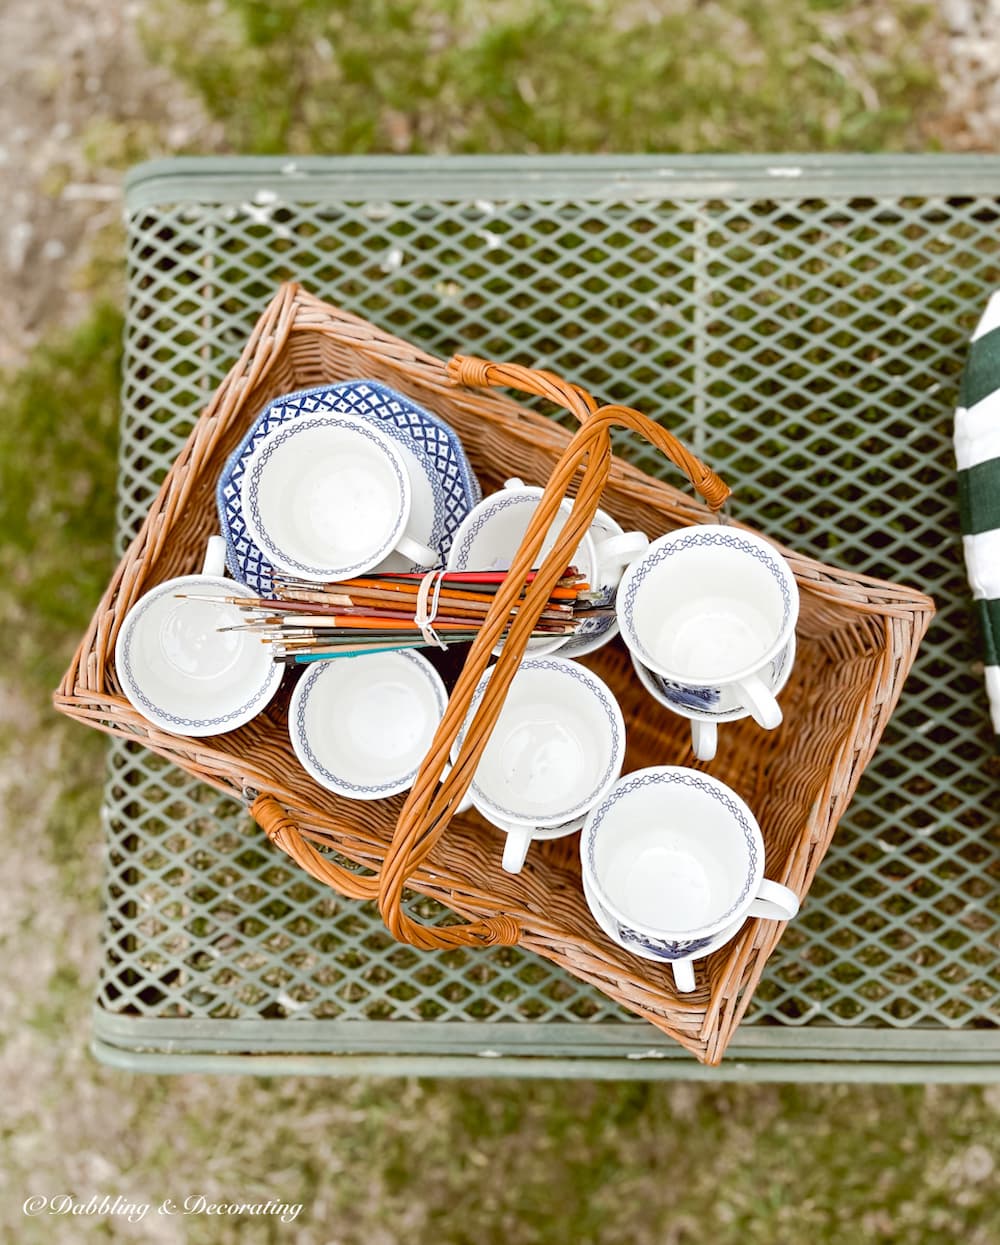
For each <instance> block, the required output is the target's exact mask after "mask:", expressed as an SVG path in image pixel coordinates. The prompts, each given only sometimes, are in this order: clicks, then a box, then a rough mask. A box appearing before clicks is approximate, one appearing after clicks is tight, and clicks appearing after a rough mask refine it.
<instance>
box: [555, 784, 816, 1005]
mask: <svg viewBox="0 0 1000 1245" xmlns="http://www.w3.org/2000/svg"><path fill="white" fill-rule="evenodd" d="M580 856H581V861H582V866H583V876H584V879H585V883H586V893H587V898H588V903H590V904H593V902H594V901H596V905H597V908H598V911H594V916H595V919H597V920H598V921H599V923H600V922H602V919H604V920H607V921H608V922H609V924H610V923H611V922H613V932H612V933H611V936H612V937H613V938H614V940H615V941H616V942H617V943H619V945H621V946H622V947H625V948H626V949H628V950H630V951H635V952H636V954H640V955H641V954H647V955H653V956H655V957H656V958H657V959H661V960H668V961H681V960H692V959H697V958H699V957H701V956H703V955H707V954H708V953H709V948H712V949H714V947H715V946H716V945H720V946H721V945H722V943H721V942H716V939H717V938H718V936H719V935H721V934H722V933H723V932H726V934H727V937H726V938H725V939H723V940H722V941H723V942H725V941H728V938H729V937H731V936H732V932H735V930H733V929H732V927H733V926H736V927H737V928H738V927H739V925H740V924H742V922H743V921H744V920H745V919H746V918H747V917H748V916H755V917H763V918H765V919H768V920H774V921H788V920H791V918H792V917H794V916H795V915H796V913H797V912H798V910H799V899H798V896H797V895H796V894H795V892H794V891H792V890H790V889H789V888H788V887H787V886H782V885H781V884H780V883H778V882H772V881H770V880H769V879H767V878H765V877H764V840H763V838H762V836H761V833H760V827H759V826H758V824H757V821H756V819H755V818H754V815H753V813H751V811H750V809H749V808H748V807H747V805H746V804H745V803H744V801H743V800H741V799H740V797H739V796H738V795H737V794H736V792H735V791H733V790H732V789H731V788H729V787H727V786H726V785H725V783H722V782H719V780H718V779H716V778H711V777H710V776H709V775H708V774H702V773H699V772H698V771H697V770H692V769H685V768H682V767H681V766H676V765H660V766H654V767H652V768H650V769H643V770H636V771H635V772H634V773H631V774H627V775H626V776H625V777H624V778H622V779H619V781H618V782H616V783H615V785H614V786H613V787H612V788H611V790H610V791H609V792H608V794H607V795H606V796H605V797H604V799H603V800H601V801H600V803H599V804H597V805H596V806H595V807H594V808H593V809H592V810H591V812H590V814H589V815H588V817H587V821H586V823H585V825H584V828H583V834H582V836H581V839H580ZM730 931H732V932H730ZM682 980H683V978H682ZM688 980H690V979H688ZM679 988H680V989H683V988H684V986H683V985H682V984H680V983H679Z"/></svg>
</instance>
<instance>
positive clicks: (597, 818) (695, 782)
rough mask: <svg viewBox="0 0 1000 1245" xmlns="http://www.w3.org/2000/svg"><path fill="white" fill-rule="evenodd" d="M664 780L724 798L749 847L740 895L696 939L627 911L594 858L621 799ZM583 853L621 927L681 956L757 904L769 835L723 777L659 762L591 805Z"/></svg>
mask: <svg viewBox="0 0 1000 1245" xmlns="http://www.w3.org/2000/svg"><path fill="white" fill-rule="evenodd" d="M663 784H676V785H680V786H685V787H689V788H691V789H693V790H696V791H701V792H703V793H704V794H706V795H709V796H711V797H712V799H714V800H716V801H718V803H720V804H721V805H722V806H723V807H724V808H725V809H726V811H727V812H728V813H729V814H730V815H731V817H732V818H733V819H734V821H735V822H736V824H737V825H738V826H739V828H740V830H741V831H742V833H743V839H744V842H745V844H746V848H747V871H746V878H745V879H744V883H743V887H742V889H741V891H740V894H739V896H738V897H737V898H736V900H734V902H733V903H731V904H730V906H729V907H728V908H727V909H726V911H725V912H724V913H723V914H722V915H721V916H719V917H718V918H716V919H715V920H713V921H711V922H710V923H709V924H708V925H707V926H706V927H702V928H701V929H699V931H698V935H697V937H695V938H684V933H685V931H684V930H671V929H669V928H664V929H652V928H650V927H648V926H643V924H642V923H641V922H637V921H635V920H634V919H632V918H631V917H630V916H629V915H628V913H626V912H623V911H622V910H621V908H619V907H617V906H616V905H615V904H614V903H612V902H611V900H610V898H609V897H608V895H607V893H606V891H605V890H604V888H603V887H602V886H601V883H600V879H599V877H598V874H597V867H596V862H595V859H594V856H595V850H596V839H597V834H598V831H599V830H600V828H601V824H602V822H603V821H604V820H605V818H606V817H607V816H608V814H609V813H610V812H611V811H612V809H614V807H615V806H616V805H617V804H618V802H619V801H620V800H622V799H624V798H625V797H626V796H628V795H630V794H631V793H632V792H633V791H638V790H641V789H642V788H643V787H649V786H662V785H663ZM758 844H760V848H761V850H760V851H758ZM580 857H581V860H582V862H583V868H584V870H585V871H586V874H587V877H588V881H589V884H590V887H591V889H592V890H593V891H594V894H595V897H596V898H597V899H598V900H599V901H600V904H601V906H602V907H603V908H604V909H605V910H606V911H607V912H608V913H609V914H610V915H611V916H612V917H614V918H615V920H616V921H618V922H619V924H620V926H621V927H624V928H625V929H627V930H628V931H629V935H630V936H632V937H636V938H640V937H641V938H651V939H653V940H654V941H658V942H661V943H663V944H664V945H665V946H671V947H673V948H679V949H680V950H678V951H677V953H676V954H675V956H674V958H678V959H679V958H681V957H682V956H686V955H690V954H692V953H693V951H694V950H696V949H697V948H696V944H700V945H702V946H707V944H708V943H709V942H710V941H711V938H712V936H714V935H715V934H716V933H717V932H718V931H719V930H722V929H724V928H725V927H726V926H727V925H729V924H731V923H732V922H733V921H734V920H735V918H736V916H737V914H738V913H739V912H740V911H741V910H745V909H746V908H748V907H749V906H750V904H751V903H752V902H753V899H754V897H755V895H756V893H757V889H758V887H759V884H760V881H761V878H762V877H763V873H764V861H763V839H762V838H761V834H760V827H759V826H758V825H757V823H756V820H754V818H753V814H752V813H751V812H750V810H749V808H748V807H747V806H746V804H745V803H744V802H743V800H741V799H740V797H739V796H738V795H737V794H736V792H735V791H732V790H730V788H729V787H727V786H726V785H725V783H722V782H720V781H719V780H718V779H717V778H710V777H709V776H708V775H707V774H702V773H699V771H698V770H691V769H685V768H683V767H682V766H674V765H659V766H654V767H650V768H649V769H644V770H637V771H635V772H634V773H632V774H628V775H626V777H624V778H622V779H619V781H618V782H617V783H615V785H614V786H613V787H612V788H611V790H610V791H609V792H608V794H607V795H606V796H605V797H604V799H603V800H602V801H601V802H600V803H599V804H597V805H596V806H595V807H594V808H593V809H591V812H590V815H589V817H588V818H587V822H586V825H585V826H584V827H583V834H582V836H581V838H580ZM706 928H707V931H708V936H707V937H706V934H705V933H704V932H703V930H704V929H706Z"/></svg>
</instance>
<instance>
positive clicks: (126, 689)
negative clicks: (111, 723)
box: [115, 571, 284, 739]
mask: <svg viewBox="0 0 1000 1245" xmlns="http://www.w3.org/2000/svg"><path fill="white" fill-rule="evenodd" d="M194 584H198V585H203V586H206V587H218V588H222V589H224V590H225V591H226V592H227V593H229V594H230V595H233V596H241V597H246V598H247V599H248V600H253V599H254V598H255V596H256V594H255V593H254V592H253V590H252V589H250V588H248V587H247V586H246V584H242V583H240V582H239V580H236V579H229V578H227V577H226V576H225V575H206V574H204V572H201V571H191V572H189V573H188V574H187V575H174V576H172V577H171V578H170V579H165V580H163V581H162V582H161V583H158V584H154V585H153V587H152V588H150V589H149V590H148V591H147V592H144V593H143V594H142V596H141V597H140V598H139V599H138V600H137V601H136V602H135V604H134V605H133V606H132V607H131V608H130V609H129V611H128V613H127V614H126V615H125V618H124V619H123V620H122V625H121V627H119V629H118V635H117V636H116V638H115V673H116V674H117V676H118V680H119V682H120V684H121V687H122V691H123V693H124V694H125V697H126V699H127V700H128V702H129V703H130V704H131V705H132V707H133V708H134V709H135V711H136V712H137V713H140V714H141V715H142V716H143V717H144V718H145V719H146V720H147V721H148V722H151V723H152V724H153V725H154V726H157V727H159V729H160V730H164V731H168V732H169V733H170V734H173V735H181V736H183V737H185V738H190V739H199V738H207V737H209V736H212V735H224V734H227V733H228V732H229V731H234V730H236V729H237V728H238V727H240V726H245V725H246V723H247V722H250V721H252V719H253V718H255V717H256V716H257V715H258V714H259V713H262V712H263V711H264V709H265V708H266V707H267V706H268V704H270V702H271V700H272V699H273V698H274V695H275V693H276V692H277V690H278V687H279V685H280V683H281V680H282V676H283V675H284V668H283V667H282V666H280V665H278V664H277V663H275V662H272V663H271V668H270V669H269V671H268V674H267V678H266V679H263V680H262V681H261V683H260V684H259V685H258V687H257V688H256V689H255V691H254V692H253V695H252V696H250V697H249V699H247V700H244V702H243V703H242V704H241V705H240V706H238V707H237V708H236V709H234V710H232V711H231V712H229V713H226V714H222V715H216V716H215V717H212V718H200V719H199V718H190V719H188V718H184V719H182V718H179V717H178V716H177V715H176V714H170V713H167V712H165V711H164V710H162V709H161V708H160V707H158V706H157V705H156V704H154V702H153V701H151V700H150V699H149V697H148V696H146V695H145V694H144V693H143V692H142V689H141V687H140V685H139V682H138V680H137V679H136V677H135V672H134V670H133V669H132V664H131V662H130V660H129V654H128V651H127V649H128V645H129V643H130V640H131V637H132V636H133V634H134V632H135V628H136V626H137V625H138V623H139V621H140V620H141V618H142V616H143V614H144V613H145V612H146V610H147V609H148V608H149V607H150V606H151V605H152V604H153V603H154V601H157V600H159V598H160V597H162V596H165V595H167V594H168V593H170V592H176V591H177V589H178V588H182V587H191V586H192V585H194ZM248 644H249V640H248ZM133 694H134V695H135V697H136V698H137V699H138V700H139V701H140V704H136V701H135V700H134V699H133ZM141 706H145V707H141ZM222 722H224V723H225V726H224V727H223V728H222V729H219V727H220V723H222Z"/></svg>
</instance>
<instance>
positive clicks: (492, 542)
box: [448, 479, 598, 655]
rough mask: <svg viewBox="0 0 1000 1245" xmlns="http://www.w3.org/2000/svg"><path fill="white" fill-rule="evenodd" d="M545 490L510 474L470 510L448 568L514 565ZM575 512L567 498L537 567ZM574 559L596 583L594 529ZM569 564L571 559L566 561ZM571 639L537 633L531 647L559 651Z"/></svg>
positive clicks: (534, 650) (531, 650)
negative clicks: (540, 635) (591, 535)
mask: <svg viewBox="0 0 1000 1245" xmlns="http://www.w3.org/2000/svg"><path fill="white" fill-rule="evenodd" d="M542 492H543V490H542V489H540V488H535V487H533V486H527V485H525V484H524V483H523V482H522V481H521V480H518V479H510V480H508V481H507V483H506V484H505V485H504V487H503V488H502V489H501V490H499V492H496V493H491V494H490V495H489V496H488V497H484V498H483V500H482V501H481V502H480V503H479V505H478V506H475V507H474V508H473V509H472V510H470V511H469V513H468V514H467V515H466V516H465V519H464V520H463V521H462V523H461V525H460V526H459V528H458V530H457V531H456V533H455V537H454V540H453V541H452V545H451V549H450V550H449V552H448V570H449V571H491V570H496V571H506V570H509V569H510V564H511V561H512V560H513V557H514V555H515V554H516V553H517V550H518V547H519V546H520V544H521V541H522V540H523V539H524V534H525V532H526V531H527V530H528V526H529V524H530V523H531V520H532V518H533V517H534V514H535V511H536V509H537V508H538V501H539V499H540V498H541V496H542ZM571 513H572V506H571V503H570V502H569V501H563V502H562V504H561V505H560V507H559V510H558V511H557V513H556V516H555V518H554V519H553V520H552V522H551V524H550V525H549V530H548V532H547V533H546V535H545V539H544V541H543V542H542V547H541V549H540V551H539V554H538V557H537V558H536V559H535V564H534V569H537V568H538V567H539V566H540V565H541V564H542V562H543V561H544V560H545V558H546V557H547V556H548V554H549V552H550V551H551V549H552V546H553V545H554V544H555V543H556V540H557V539H558V537H559V533H560V532H561V531H562V529H563V527H564V526H565V524H566V520H567V519H568V518H569V517H570V514H571ZM572 563H573V564H574V565H576V566H577V568H578V569H579V570H580V572H581V573H582V574H583V575H584V576H585V577H586V578H587V582H588V583H593V582H595V576H596V574H597V568H598V559H597V552H596V550H595V548H594V542H593V541H592V540H591V538H590V535H589V533H584V536H583V539H582V540H581V541H580V544H579V545H578V546H577V549H576V552H575V553H574V555H573V559H572ZM569 564H570V563H569V560H567V565H569ZM566 639H567V638H566V637H561V636H556V637H554V638H553V639H543V638H537V637H536V638H535V639H532V640H529V641H528V648H527V651H528V652H529V653H531V654H536V655H537V654H541V653H554V652H555V651H556V650H557V649H559V648H561V647H562V646H563V645H564V644H565V643H566ZM502 648H503V645H502V643H501V644H498V645H497V647H496V649H495V650H494V652H496V653H499V652H500V651H501V650H502Z"/></svg>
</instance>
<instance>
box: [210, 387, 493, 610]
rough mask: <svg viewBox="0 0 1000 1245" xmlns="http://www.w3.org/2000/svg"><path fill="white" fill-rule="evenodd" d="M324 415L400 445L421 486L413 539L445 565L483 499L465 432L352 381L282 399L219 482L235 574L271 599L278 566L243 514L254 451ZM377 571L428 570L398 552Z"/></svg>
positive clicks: (385, 391)
mask: <svg viewBox="0 0 1000 1245" xmlns="http://www.w3.org/2000/svg"><path fill="white" fill-rule="evenodd" d="M323 412H336V413H338V414H346V415H352V416H353V417H354V418H356V419H362V420H365V421H368V422H370V423H372V424H374V425H376V426H377V427H378V429H379V430H380V431H381V432H382V433H383V434H384V435H385V436H388V437H389V438H390V439H391V440H392V441H393V442H394V443H395V444H396V445H397V446H398V448H399V450H400V452H401V453H402V455H403V458H404V460H405V462H406V466H407V469H408V472H409V475H410V479H411V483H412V485H413V507H412V510H411V531H410V534H411V535H412V536H413V538H414V539H415V540H417V541H419V542H420V543H421V544H424V545H428V546H429V547H430V548H432V549H436V550H437V551H438V554H439V561H438V565H439V566H444V564H445V560H446V559H447V556H448V550H449V549H450V548H451V543H452V540H453V538H454V535H455V532H456V531H457V529H458V527H459V525H460V524H461V522H462V520H463V519H464V518H465V516H466V515H467V514H468V513H469V511H470V510H471V509H472V507H473V506H475V505H476V504H477V503H478V502H479V501H480V500H481V498H482V491H481V489H480V487H479V482H478V480H477V479H476V477H475V475H474V474H473V472H472V468H471V467H470V466H469V461H468V459H467V458H466V455H465V450H464V449H463V448H462V443H461V441H460V440H459V438H458V435H457V433H456V432H455V431H454V430H453V429H452V428H450V427H449V426H448V424H446V423H445V422H444V421H443V420H442V419H439V418H438V417H437V416H436V415H432V414H431V413H430V412H429V411H427V410H424V408H423V407H420V406H417V405H416V404H415V403H413V402H411V401H410V400H409V398H405V397H403V395H402V394H400V393H397V392H396V391H395V390H393V389H390V388H388V386H386V385H381V384H378V383H377V382H375V381H368V380H349V381H343V382H341V383H340V384H337V385H322V386H319V387H317V388H315V389H303V390H300V391H298V392H296V393H290V394H285V395H284V396H282V397H280V398H275V399H274V401H273V402H270V403H268V405H267V406H266V407H265V408H264V410H263V411H262V412H261V414H260V415H259V416H258V418H257V420H256V421H255V422H254V424H253V427H252V428H251V429H250V430H249V432H248V433H247V434H246V436H245V437H244V438H243V440H242V441H241V442H240V444H239V446H238V447H237V448H236V450H235V451H234V452H233V453H232V454H231V455H230V457H229V461H228V462H227V463H226V466H225V468H224V469H223V472H222V474H221V475H220V477H219V483H218V486H217V488H216V504H217V506H218V510H219V523H220V525H221V529H222V534H223V536H224V537H225V540H226V564H227V566H228V567H229V570H230V572H231V573H232V575H233V576H234V577H235V578H236V579H238V580H239V581H240V582H241V583H244V584H246V585H247V586H248V587H249V588H252V589H253V590H254V591H255V592H256V593H258V594H259V595H261V596H267V595H269V594H270V592H271V589H272V582H271V574H272V566H271V563H270V562H269V561H268V560H267V558H266V557H265V555H264V554H263V553H262V552H261V550H260V549H259V548H258V547H257V545H256V544H255V543H254V540H253V538H252V536H251V535H250V531H249V529H248V527H247V523H246V520H245V518H244V515H243V507H242V503H241V500H240V495H241V491H242V483H243V475H244V472H245V470H246V466H247V463H248V462H249V460H250V458H251V456H252V455H253V452H254V450H255V449H256V448H257V446H258V445H259V444H260V442H261V441H262V440H263V439H264V438H265V437H266V436H267V435H268V433H269V432H271V431H272V429H274V428H276V427H278V426H279V425H280V424H284V423H288V422H289V421H290V420H294V419H297V418H299V417H300V416H303V415H316V414H318V413H323ZM375 569H376V570H379V571H409V570H421V569H423V568H421V567H418V566H414V565H413V564H412V563H408V562H406V561H405V559H403V558H402V557H401V556H400V555H399V554H396V553H394V554H390V555H389V557H388V558H386V559H385V561H384V562H382V563H380V564H379V566H378V567H376V568H375Z"/></svg>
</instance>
